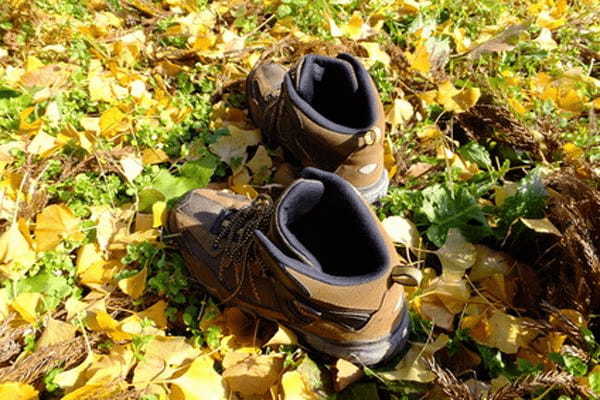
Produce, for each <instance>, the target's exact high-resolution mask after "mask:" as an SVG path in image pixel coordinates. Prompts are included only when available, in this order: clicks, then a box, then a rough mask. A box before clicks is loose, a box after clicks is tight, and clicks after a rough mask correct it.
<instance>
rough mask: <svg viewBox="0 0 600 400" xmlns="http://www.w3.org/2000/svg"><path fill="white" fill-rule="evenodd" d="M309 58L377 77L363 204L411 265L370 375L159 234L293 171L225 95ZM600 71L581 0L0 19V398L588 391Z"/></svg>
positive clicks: (98, 1)
mask: <svg viewBox="0 0 600 400" xmlns="http://www.w3.org/2000/svg"><path fill="white" fill-rule="evenodd" d="M310 52H313V53H320V54H328V55H335V54H337V53H339V52H348V53H351V54H354V55H356V56H358V57H360V59H361V60H362V61H363V62H364V63H365V65H366V66H367V68H368V69H369V72H370V74H371V75H372V77H373V79H374V81H375V82H376V84H377V86H378V89H379V91H380V94H381V98H382V101H383V103H384V106H385V109H386V117H387V136H386V168H387V170H388V172H389V174H390V176H391V177H392V186H391V188H390V192H389V195H388V196H386V197H385V198H384V199H383V200H382V201H381V203H380V204H379V205H377V206H376V211H377V213H378V216H379V217H380V218H381V219H382V221H383V222H384V225H385V226H386V228H387V230H388V231H389V233H390V235H391V236H392V237H393V239H394V240H395V242H396V243H397V245H398V252H399V253H400V255H402V256H403V257H404V258H405V259H406V262H407V263H408V264H410V265H412V266H415V267H418V268H419V269H420V270H421V271H422V273H423V280H422V282H421V284H420V285H419V286H418V287H416V288H408V289H407V296H408V301H409V304H410V310H411V319H412V330H411V336H410V344H409V346H407V349H406V351H405V352H403V354H402V356H401V357H399V358H398V359H396V360H392V361H391V362H389V363H388V364H387V365H383V366H379V367H377V368H367V367H363V366H360V365H358V366H355V365H353V364H350V363H348V362H345V361H342V360H332V359H329V358H327V357H323V355H320V354H316V353H314V352H311V351H308V350H306V349H304V348H303V347H302V346H301V344H298V342H297V340H296V338H295V337H294V335H293V334H292V333H291V332H289V331H287V330H286V329H285V328H284V327H277V326H274V325H272V324H269V323H267V322H265V321H257V320H255V319H253V318H251V317H249V316H246V315H244V314H243V313H241V312H240V310H238V309H235V308H231V307H229V308H228V307H223V306H221V305H219V304H218V303H217V302H216V301H214V300H213V299H211V298H210V297H209V296H207V295H206V294H205V293H204V291H203V289H202V288H201V287H200V286H199V285H198V283H197V282H195V280H194V279H193V278H192V277H191V276H190V275H189V274H188V272H187V270H186V268H185V266H184V263H183V260H182V258H181V256H180V255H179V253H178V252H177V250H176V249H175V248H174V245H173V242H172V241H171V239H172V238H170V237H169V236H168V235H167V234H166V232H165V231H164V230H163V223H164V218H165V215H167V213H168V210H169V208H170V207H172V206H173V203H174V202H175V201H176V199H177V198H178V197H180V196H181V195H182V194H184V193H185V192H187V191H188V190H190V189H193V188H197V187H204V186H207V185H209V186H212V187H214V188H229V189H230V190H233V191H235V192H238V193H241V194H244V195H247V196H249V197H255V196H256V195H257V194H258V193H268V192H272V191H273V190H274V188H277V187H281V186H282V185H285V184H287V183H289V181H290V180H291V179H293V178H294V176H295V174H297V172H298V166H297V165H295V164H294V163H293V162H292V160H289V159H286V155H285V154H284V152H283V151H282V149H280V148H273V147H268V146H266V145H265V144H263V142H262V139H261V135H260V132H259V131H258V130H257V129H256V127H255V126H253V124H252V122H251V121H250V120H249V118H248V115H247V104H246V99H245V93H244V85H243V82H244V78H245V77H246V76H247V74H248V72H249V71H250V70H251V68H252V67H253V66H254V65H256V64H257V63H260V62H262V61H265V60H271V61H276V62H280V63H282V64H284V65H290V64H291V63H293V62H295V61H296V60H297V59H298V58H299V57H301V56H302V55H304V54H307V53H310ZM599 62H600V12H599V9H598V5H597V3H596V2H595V1H594V0H580V1H577V0H576V1H571V0H556V1H555V0H539V1H535V0H529V1H516V0H515V1H500V0H484V1H473V0H465V1H461V2H456V1H446V0H431V1H421V2H417V1H414V0H375V1H369V2H364V1H358V0H335V1H329V2H327V1H325V0H313V1H307V0H248V1H239V0H232V1H225V0H223V1H214V2H211V1H207V0H154V1H151V0H123V1H120V0H83V1H77V0H30V1H23V0H7V1H5V2H3V3H2V4H0V171H1V177H0V196H1V201H0V222H1V224H0V231H1V232H2V234H1V236H0V278H1V279H2V280H1V289H0V321H1V322H0V349H1V350H0V394H2V396H0V397H2V398H5V397H6V398H8V396H12V398H16V399H36V398H41V399H60V398H63V399H70V400H73V399H137V398H140V399H144V400H158V399H179V400H182V399H183V400H197V399H225V398H227V399H235V398H243V399H285V400H290V399H334V398H335V399H413V398H414V399H417V398H430V399H438V398H439V399H444V398H450V399H496V400H497V399H516V398H525V399H561V400H567V399H580V398H593V397H594V396H596V395H597V396H599V397H600V367H598V365H597V364H598V360H599V359H600V345H599V344H598V342H597V340H596V337H597V336H598V335H599V334H600V329H598V327H599V324H598V321H597V319H596V318H597V315H598V314H599V313H600V294H599V293H600V290H599V289H600V256H599V254H600V220H599V217H598V215H599V212H600V192H599V191H598V184H599V183H600V180H599V177H598V176H599V173H600V169H599V161H600V149H599V147H598V144H599V143H600V139H599V136H598V134H599V133H600V132H599V130H598V120H597V113H598V111H599V110H600V66H599Z"/></svg>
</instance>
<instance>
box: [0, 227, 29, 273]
mask: <svg viewBox="0 0 600 400" xmlns="http://www.w3.org/2000/svg"><path fill="white" fill-rule="evenodd" d="M20 225H21V224H19V223H13V224H12V225H11V226H10V227H9V228H8V230H6V231H5V232H4V233H3V234H2V236H0V262H1V265H0V270H1V271H2V273H3V274H4V275H5V276H6V277H8V278H14V279H17V278H20V277H22V276H23V274H25V273H26V272H27V270H28V269H29V267H31V266H32V265H33V263H34V262H35V259H36V255H35V251H33V249H32V247H31V243H30V242H29V241H28V240H27V238H26V236H25V235H24V234H23V231H22V229H21V228H20Z"/></svg>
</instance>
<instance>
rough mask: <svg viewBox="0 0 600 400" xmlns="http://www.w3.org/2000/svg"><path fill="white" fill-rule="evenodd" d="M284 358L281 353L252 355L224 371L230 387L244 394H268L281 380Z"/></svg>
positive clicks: (225, 379)
mask: <svg viewBox="0 0 600 400" xmlns="http://www.w3.org/2000/svg"><path fill="white" fill-rule="evenodd" d="M282 369H283V358H282V357H281V356H279V355H251V356H249V357H246V358H245V359H244V360H242V361H241V362H239V363H237V364H235V365H233V366H230V367H229V368H226V369H225V370H224V371H223V374H222V375H223V380H224V381H225V382H226V383H227V386H228V387H229V389H230V390H231V391H233V392H237V393H240V394H241V395H242V396H247V395H260V394H266V393H267V392H268V391H269V388H270V387H271V386H272V385H274V384H275V382H277V381H278V380H279V376H280V374H281V371H282Z"/></svg>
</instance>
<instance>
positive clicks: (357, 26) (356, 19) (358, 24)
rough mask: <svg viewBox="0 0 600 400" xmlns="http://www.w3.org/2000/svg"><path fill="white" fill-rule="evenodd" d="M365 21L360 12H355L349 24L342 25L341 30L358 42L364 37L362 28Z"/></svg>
mask: <svg viewBox="0 0 600 400" xmlns="http://www.w3.org/2000/svg"><path fill="white" fill-rule="evenodd" d="M363 24H364V21H363V19H362V17H361V15H360V13H359V12H358V11H354V13H353V14H352V16H351V17H350V19H349V20H348V23H346V24H344V25H342V27H341V30H342V32H344V34H345V35H346V36H348V37H349V38H350V39H353V40H358V39H360V38H361V36H362V27H363Z"/></svg>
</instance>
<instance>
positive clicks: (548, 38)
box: [533, 28, 558, 50]
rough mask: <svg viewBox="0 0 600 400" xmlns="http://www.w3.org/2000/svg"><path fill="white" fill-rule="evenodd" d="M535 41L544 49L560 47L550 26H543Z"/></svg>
mask: <svg viewBox="0 0 600 400" xmlns="http://www.w3.org/2000/svg"><path fill="white" fill-rule="evenodd" d="M533 41H534V42H535V43H537V44H538V45H539V46H540V48H541V49H544V50H553V49H555V48H557V47H558V43H556V42H555V41H554V39H553V38H552V32H551V31H550V29H548V28H542V29H541V31H540V34H539V35H538V37H537V38H535V39H534V40H533Z"/></svg>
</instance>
